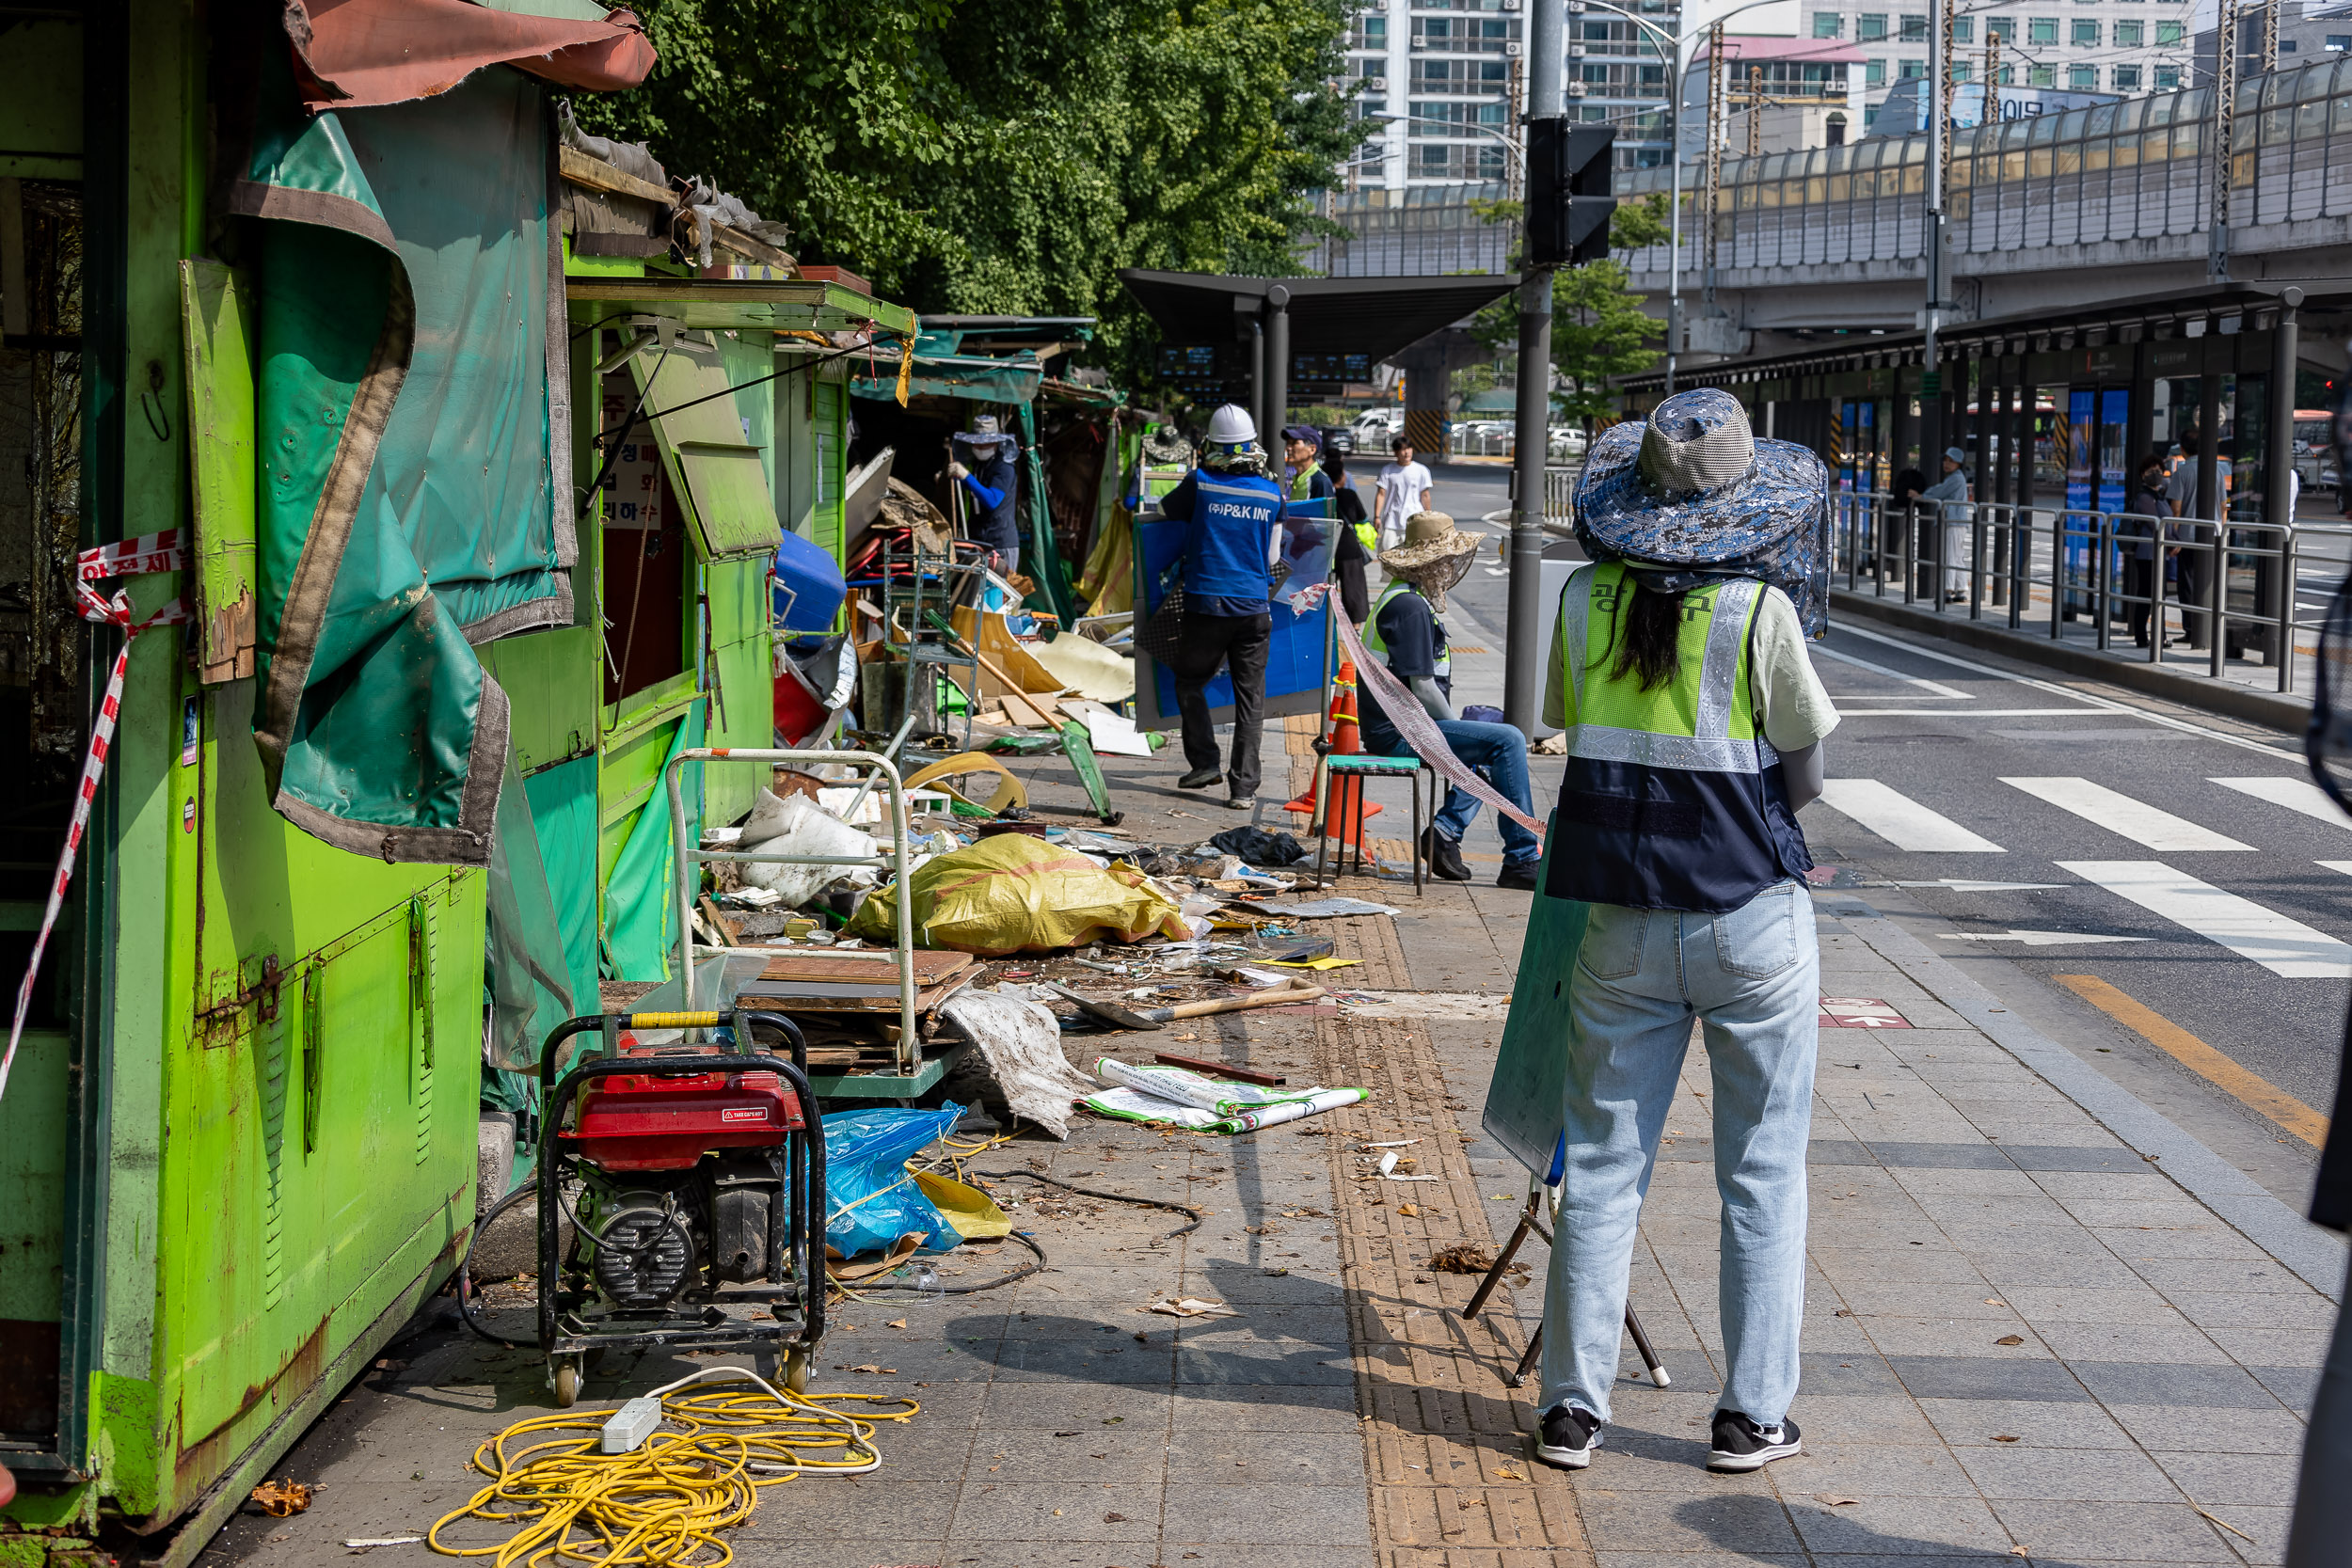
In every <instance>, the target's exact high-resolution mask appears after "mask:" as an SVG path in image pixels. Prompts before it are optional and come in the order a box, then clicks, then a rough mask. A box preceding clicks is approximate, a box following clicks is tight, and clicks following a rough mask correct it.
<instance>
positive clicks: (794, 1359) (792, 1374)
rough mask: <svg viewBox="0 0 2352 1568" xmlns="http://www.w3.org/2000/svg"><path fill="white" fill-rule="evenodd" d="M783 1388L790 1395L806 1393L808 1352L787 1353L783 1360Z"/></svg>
mask: <svg viewBox="0 0 2352 1568" xmlns="http://www.w3.org/2000/svg"><path fill="white" fill-rule="evenodd" d="M784 1386H785V1387H786V1389H787V1391H789V1392H791V1393H795V1394H805V1393H807V1392H808V1352H806V1351H804V1350H796V1351H790V1352H787V1354H786V1355H785V1358H784Z"/></svg>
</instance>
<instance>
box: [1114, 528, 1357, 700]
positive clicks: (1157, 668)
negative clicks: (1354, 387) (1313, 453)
mask: <svg viewBox="0 0 2352 1568" xmlns="http://www.w3.org/2000/svg"><path fill="white" fill-rule="evenodd" d="M1329 512H1330V502H1328V501H1325V500H1314V501H1292V502H1290V503H1289V504H1288V505H1287V506H1286V507H1285V508H1284V510H1283V515H1282V533H1283V541H1282V558H1283V560H1284V561H1285V562H1288V564H1289V566H1290V575H1289V576H1288V577H1287V578H1285V579H1284V580H1283V582H1282V584H1281V587H1280V592H1281V593H1282V594H1284V595H1285V598H1283V599H1275V598H1272V597H1271V596H1270V595H1269V599H1268V603H1267V607H1266V608H1267V610H1269V611H1270V612H1271V613H1272V614H1273V617H1274V629H1273V637H1272V642H1271V645H1270V647H1269V648H1268V650H1267V654H1266V673H1265V714H1266V717H1268V718H1279V717H1280V716H1282V715H1285V714H1291V713H1319V712H1321V711H1322V709H1323V701H1324V690H1325V688H1326V687H1327V685H1328V671H1329V664H1328V662H1327V654H1328V649H1329V646H1330V637H1331V609H1330V604H1329V601H1328V599H1327V600H1326V601H1325V602H1324V603H1322V604H1319V605H1317V606H1315V607H1314V608H1313V609H1312V610H1308V611H1306V612H1305V613H1303V614H1302V613H1300V612H1298V611H1296V610H1293V609H1292V608H1291V607H1290V605H1289V603H1288V602H1287V595H1288V594H1291V593H1293V592H1295V590H1297V589H1299V588H1302V587H1305V586H1307V585H1309V584H1311V583H1317V582H1325V581H1327V580H1329V578H1330V574H1331V554H1332V551H1333V549H1334V547H1335V546H1337V544H1338V536H1337V534H1336V532H1335V531H1334V528H1333V525H1332V524H1331V521H1330V517H1329ZM1187 526H1188V525H1186V524H1184V523H1181V522H1176V521H1174V520H1162V521H1157V522H1144V523H1138V524H1136V565H1137V574H1136V575H1137V577H1138V578H1140V589H1141V592H1140V593H1139V594H1138V595H1137V600H1138V602H1137V604H1136V620H1137V621H1138V622H1143V621H1149V620H1150V619H1151V618H1152V614H1153V613H1154V612H1156V611H1157V610H1158V609H1159V608H1160V605H1161V603H1162V601H1164V600H1165V599H1166V598H1167V597H1168V592H1169V591H1170V590H1171V589H1172V588H1174V587H1175V585H1176V582H1177V580H1178V565H1177V563H1178V562H1179V561H1180V560H1181V559H1182V557H1183V555H1184V532H1185V530H1186V528H1187ZM1136 666H1137V673H1138V675H1142V674H1144V673H1147V672H1148V674H1149V678H1148V679H1138V680H1137V681H1136V720H1137V721H1138V722H1141V723H1143V724H1145V725H1146V726H1147V727H1148V726H1150V725H1152V724H1159V723H1169V722H1173V721H1174V720H1175V718H1176V676H1175V674H1174V673H1173V672H1171V671H1169V670H1168V669H1166V668H1164V667H1163V666H1161V665H1160V664H1159V663H1157V662H1156V661H1154V660H1153V659H1152V657H1151V656H1150V655H1148V654H1145V653H1143V652H1141V651H1138V652H1137V653H1136ZM1207 696H1208V700H1209V707H1210V710H1211V712H1212V714H1213V715H1214V717H1216V719H1217V720H1218V721H1220V722H1221V721H1227V720H1230V719H1231V718H1232V706H1233V682H1232V677H1231V676H1230V675H1228V674H1227V673H1225V672H1224V671H1222V670H1220V671H1218V672H1217V673H1216V677H1215V678H1214V679H1212V680H1211V681H1210V682H1209V685H1208V689H1207Z"/></svg>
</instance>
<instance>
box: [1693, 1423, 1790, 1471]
mask: <svg viewBox="0 0 2352 1568" xmlns="http://www.w3.org/2000/svg"><path fill="white" fill-rule="evenodd" d="M1802 1451H1804V1442H1803V1440H1802V1439H1800V1438H1799V1437H1798V1435H1797V1423H1796V1422H1794V1421H1790V1420H1785V1419H1784V1420H1783V1421H1782V1422H1781V1423H1780V1425H1778V1426H1776V1427H1762V1426H1757V1425H1756V1423H1755V1422H1754V1421H1751V1420H1749V1419H1748V1418H1746V1417H1745V1416H1742V1415H1741V1414H1740V1412H1738V1411H1737V1410H1718V1411H1716V1412H1715V1443H1714V1447H1713V1448H1712V1449H1709V1450H1708V1455H1707V1467H1708V1469H1710V1470H1725V1471H1740V1470H1760V1469H1762V1468H1764V1466H1765V1465H1770V1464H1771V1463H1772V1461H1773V1460H1775V1459H1786V1458H1788V1456H1789V1455H1790V1454H1792V1453H1799V1452H1802Z"/></svg>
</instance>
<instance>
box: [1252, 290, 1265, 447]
mask: <svg viewBox="0 0 2352 1568" xmlns="http://www.w3.org/2000/svg"><path fill="white" fill-rule="evenodd" d="M1249 420H1250V422H1251V423H1252V424H1254V425H1256V426H1257V427H1258V438H1259V439H1260V440H1263V439H1264V438H1265V322H1264V321H1263V319H1262V318H1261V317H1258V316H1252V317H1250V318H1249Z"/></svg>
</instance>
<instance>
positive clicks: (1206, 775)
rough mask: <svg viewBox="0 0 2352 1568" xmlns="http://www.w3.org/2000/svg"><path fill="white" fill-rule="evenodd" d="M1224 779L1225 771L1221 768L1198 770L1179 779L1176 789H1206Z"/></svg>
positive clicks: (1195, 769)
mask: <svg viewBox="0 0 2352 1568" xmlns="http://www.w3.org/2000/svg"><path fill="white" fill-rule="evenodd" d="M1223 777H1225V770H1224V769H1223V768H1194V769H1193V770H1192V771H1191V772H1189V773H1187V774H1185V775H1184V777H1183V778H1181V779H1178V780H1177V781H1176V787H1177V788H1178V789H1206V788H1208V787H1209V786H1210V785H1211V784H1215V783H1216V781H1217V780H1219V779H1221V778H1223Z"/></svg>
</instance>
